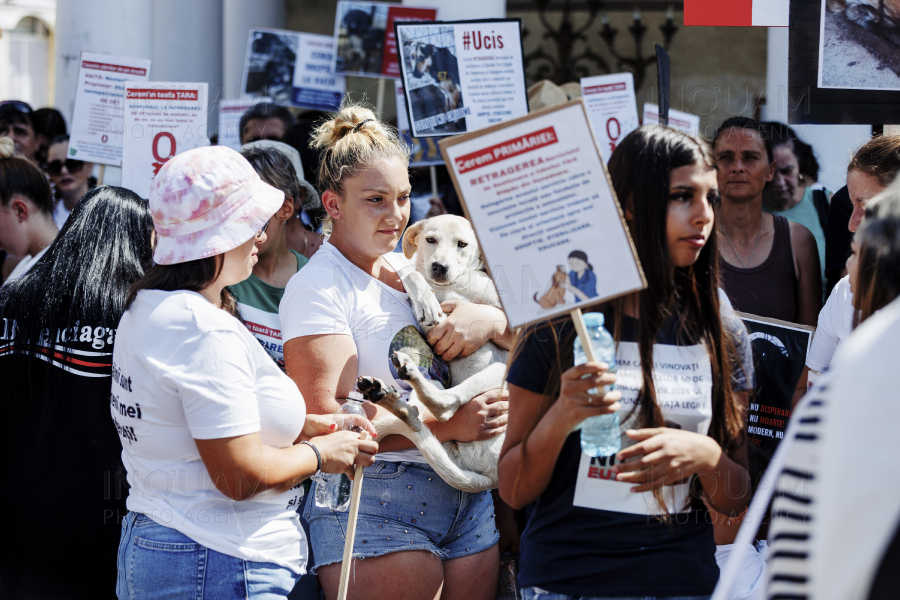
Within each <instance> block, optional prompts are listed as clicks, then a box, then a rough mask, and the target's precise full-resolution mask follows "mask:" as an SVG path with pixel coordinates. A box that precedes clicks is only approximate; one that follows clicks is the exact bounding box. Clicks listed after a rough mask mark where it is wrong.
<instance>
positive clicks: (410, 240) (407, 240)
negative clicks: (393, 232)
mask: <svg viewBox="0 0 900 600" xmlns="http://www.w3.org/2000/svg"><path fill="white" fill-rule="evenodd" d="M424 228H425V221H424V220H423V221H419V222H418V223H415V224H414V225H410V226H409V227H407V228H406V231H405V232H404V233H403V255H404V256H405V257H406V258H412V257H413V254H415V253H416V250H417V249H418V247H419V234H421V233H422V229H424Z"/></svg>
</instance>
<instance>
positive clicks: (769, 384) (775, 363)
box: [737, 312, 816, 456]
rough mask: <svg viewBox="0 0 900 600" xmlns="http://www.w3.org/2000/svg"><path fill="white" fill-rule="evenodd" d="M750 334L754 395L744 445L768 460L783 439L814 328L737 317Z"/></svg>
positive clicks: (742, 316) (767, 319)
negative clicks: (746, 442)
mask: <svg viewBox="0 0 900 600" xmlns="http://www.w3.org/2000/svg"><path fill="white" fill-rule="evenodd" d="M737 315H738V317H740V319H741V320H742V321H743V322H744V325H746V326H747V329H748V330H749V331H750V344H751V346H752V347H753V364H754V367H755V369H754V370H755V373H756V393H755V395H754V397H753V398H752V399H751V400H750V413H749V415H748V423H747V434H748V441H749V443H751V444H756V445H757V446H759V447H760V448H762V449H763V450H764V451H765V453H766V456H772V454H774V452H775V448H776V447H777V446H778V443H779V442H780V441H781V439H782V438H784V431H785V427H787V423H788V420H789V419H790V416H791V410H792V409H791V403H792V399H793V396H794V389H795V388H796V386H797V382H798V381H799V380H800V375H801V374H802V373H803V367H804V365H805V364H806V354H807V352H808V351H809V346H810V344H812V338H813V334H814V333H815V331H816V328H815V327H808V326H806V325H798V324H797V323H788V322H787V321H779V320H777V319H769V318H767V317H759V316H755V315H748V314H745V313H740V312H739V313H737Z"/></svg>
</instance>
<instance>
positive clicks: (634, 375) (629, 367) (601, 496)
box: [572, 342, 712, 515]
mask: <svg viewBox="0 0 900 600" xmlns="http://www.w3.org/2000/svg"><path fill="white" fill-rule="evenodd" d="M616 363H617V368H618V373H617V375H616V389H618V390H619V391H621V392H622V400H621V401H620V402H621V405H622V408H621V409H620V410H619V423H620V424H621V425H620V428H621V430H622V431H623V432H624V431H625V429H628V428H634V425H633V424H631V423H629V422H628V419H629V417H631V418H632V419H634V418H635V417H637V413H633V412H632V411H633V410H634V404H635V402H636V401H637V397H638V393H639V392H640V390H641V388H642V387H643V383H644V382H643V371H642V370H641V355H640V349H639V347H638V345H637V343H635V342H619V344H618V347H617V349H616ZM653 383H654V385H655V387H656V402H657V404H659V408H660V410H661V411H662V414H663V418H664V419H665V420H666V426H667V427H673V428H676V429H683V430H684V431H691V432H694V433H699V434H701V435H706V434H707V432H708V431H709V424H710V421H711V420H712V401H711V398H712V368H711V367H710V362H709V354H708V353H707V351H706V347H704V346H701V345H695V346H675V345H670V344H654V345H653ZM621 441H622V449H625V448H627V447H629V446H632V445H634V444H635V443H636V442H635V441H634V440H632V439H631V438H629V437H627V436H624V435H623V436H622V437H621ZM615 464H616V459H615V456H609V457H597V458H591V457H590V456H588V455H587V454H584V453H582V454H581V461H580V462H579V465H578V479H577V480H576V482H575V497H574V499H573V501H572V503H573V504H574V505H575V506H583V507H585V508H594V509H597V510H609V511H614V512H623V513H631V514H638V515H657V514H659V513H660V510H659V506H658V505H657V502H656V499H655V498H654V496H653V493H652V492H644V493H642V494H635V493H634V492H632V491H631V488H632V487H634V484H633V483H625V482H622V481H616V480H615V475H614V473H613V472H612V467H613V466H615ZM689 487H690V486H689V485H688V484H687V483H682V484H677V485H672V486H667V487H666V488H665V490H666V492H665V498H666V504H667V508H668V512H669V513H675V512H680V511H683V510H684V509H685V507H686V500H687V498H688V496H689V495H690V489H689Z"/></svg>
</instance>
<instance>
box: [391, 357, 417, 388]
mask: <svg viewBox="0 0 900 600" xmlns="http://www.w3.org/2000/svg"><path fill="white" fill-rule="evenodd" d="M391 362H392V363H393V364H394V368H395V369H397V376H398V377H399V378H400V379H402V380H403V381H409V380H410V379H412V373H413V371H416V372H418V370H419V368H418V367H417V366H416V364H415V363H414V362H413V361H412V359H411V358H410V357H409V356H407V355H406V354H404V353H402V352H394V353H393V354H391Z"/></svg>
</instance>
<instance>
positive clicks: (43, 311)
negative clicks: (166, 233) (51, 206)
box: [0, 185, 153, 354]
mask: <svg viewBox="0 0 900 600" xmlns="http://www.w3.org/2000/svg"><path fill="white" fill-rule="evenodd" d="M152 231H153V220H152V219H151V217H150V209H149V208H148V206H147V202H146V201H145V200H142V199H141V198H140V197H139V196H138V195H137V194H135V193H134V192H132V191H131V190H127V189H125V188H121V187H113V186H108V185H104V186H101V187H97V188H94V189H92V190H91V191H89V192H88V193H87V194H85V195H84V197H83V198H82V199H81V201H80V202H79V203H78V204H77V205H75V208H74V209H73V210H72V214H71V215H70V216H69V219H68V220H67V221H66V224H65V225H64V226H63V228H62V231H60V233H59V235H58V236H57V237H56V239H55V240H54V241H53V243H52V244H50V246H49V247H48V248H47V251H46V253H44V256H42V257H41V259H40V260H38V261H37V263H35V265H34V266H33V267H31V269H30V270H29V271H28V272H27V273H26V274H25V275H23V276H22V277H20V278H18V279H14V280H12V281H9V282H7V283H6V284H5V285H4V286H3V287H2V288H0V315H2V316H3V317H4V318H5V319H15V321H16V336H15V339H16V343H17V345H20V347H21V348H22V349H23V350H24V351H25V352H26V353H28V354H30V353H34V352H37V351H38V346H39V345H40V342H41V340H42V339H44V340H46V339H51V340H56V333H57V332H59V331H63V330H65V329H69V328H71V327H73V326H75V324H76V323H81V324H83V325H91V326H95V327H106V328H110V329H113V330H114V329H115V328H116V327H118V323H119V319H120V318H121V317H122V312H123V311H124V310H125V298H126V295H127V293H128V288H129V286H130V285H131V284H132V283H133V282H134V281H136V280H137V279H139V278H140V277H141V276H142V275H143V274H144V270H145V269H146V268H147V267H148V266H149V265H150V262H151V260H152V252H151V249H150V237H151V234H152ZM60 343H63V344H65V342H60Z"/></svg>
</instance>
